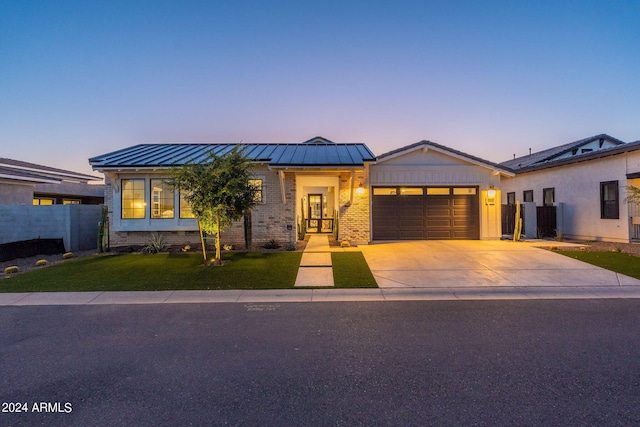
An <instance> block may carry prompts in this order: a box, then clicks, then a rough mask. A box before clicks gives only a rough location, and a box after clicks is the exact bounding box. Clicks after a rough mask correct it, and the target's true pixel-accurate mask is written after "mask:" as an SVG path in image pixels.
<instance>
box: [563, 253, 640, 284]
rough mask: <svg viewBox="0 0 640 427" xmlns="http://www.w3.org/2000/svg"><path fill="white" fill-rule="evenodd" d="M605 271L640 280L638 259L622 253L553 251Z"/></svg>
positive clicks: (639, 262) (639, 261) (639, 259)
mask: <svg viewBox="0 0 640 427" xmlns="http://www.w3.org/2000/svg"><path fill="white" fill-rule="evenodd" d="M554 252H557V253H559V254H562V255H565V256H568V257H570V258H574V259H577V260H580V261H583V262H586V263H589V264H592V265H596V266H598V267H602V268H606V269H607V270H611V271H615V272H616V273H621V274H624V275H626V276H630V277H635V278H636V279H640V258H639V257H636V256H633V255H629V254H625V253H622V252H589V251H584V252H583V251H560V250H559V251H554Z"/></svg>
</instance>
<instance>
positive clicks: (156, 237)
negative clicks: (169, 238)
mask: <svg viewBox="0 0 640 427" xmlns="http://www.w3.org/2000/svg"><path fill="white" fill-rule="evenodd" d="M166 249H167V245H166V243H165V241H164V238H163V237H162V236H161V235H160V233H153V234H152V235H151V240H149V243H148V244H147V246H145V247H144V248H143V249H142V252H144V253H145V254H157V253H160V252H164V251H165V250H166Z"/></svg>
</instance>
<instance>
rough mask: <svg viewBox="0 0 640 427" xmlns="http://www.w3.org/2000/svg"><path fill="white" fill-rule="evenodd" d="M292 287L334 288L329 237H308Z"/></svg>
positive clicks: (320, 235)
mask: <svg viewBox="0 0 640 427" xmlns="http://www.w3.org/2000/svg"><path fill="white" fill-rule="evenodd" d="M294 286H295V287H318V286H327V287H330V286H334V283H333V268H332V266H331V247H330V246H329V236H327V235H322V234H318V235H313V236H310V237H309V241H308V242H307V246H306V247H305V249H304V252H303V253H302V259H301V260H300V268H299V269H298V276H297V277H296V283H295V285H294Z"/></svg>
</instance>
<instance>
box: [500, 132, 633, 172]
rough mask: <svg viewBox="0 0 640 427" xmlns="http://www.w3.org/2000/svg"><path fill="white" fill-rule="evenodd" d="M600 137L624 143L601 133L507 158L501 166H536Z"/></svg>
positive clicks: (518, 167) (521, 167)
mask: <svg viewBox="0 0 640 427" xmlns="http://www.w3.org/2000/svg"><path fill="white" fill-rule="evenodd" d="M598 139H606V140H609V141H611V142H613V143H615V144H617V145H618V146H620V145H623V144H624V141H621V140H619V139H616V138H614V137H612V136H609V135H607V134H604V133H603V134H600V135H595V136H590V137H588V138H584V139H580V140H578V141H573V142H569V143H568V144H563V145H558V146H557V147H552V148H548V149H546V150H542V151H538V152H536V153H532V154H529V155H525V156H521V157H517V158H515V159H512V160H507V161H505V162H502V163H500V166H503V167H507V168H510V169H513V170H516V171H517V170H519V169H525V168H529V167H536V166H538V165H541V164H543V163H546V162H553V161H555V159H557V158H558V157H559V156H562V155H563V154H565V153H568V152H570V151H572V150H574V149H577V148H580V147H582V146H583V145H586V144H588V143H590V142H593V141H596V140H598ZM598 151H603V150H598ZM585 154H586V153H585ZM581 155H584V154H581Z"/></svg>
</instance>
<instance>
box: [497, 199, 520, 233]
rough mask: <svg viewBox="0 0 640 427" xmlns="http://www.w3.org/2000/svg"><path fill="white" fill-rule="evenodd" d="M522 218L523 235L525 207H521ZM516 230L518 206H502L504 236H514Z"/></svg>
mask: <svg viewBox="0 0 640 427" xmlns="http://www.w3.org/2000/svg"><path fill="white" fill-rule="evenodd" d="M520 218H522V234H525V229H524V205H520ZM515 228H516V205H502V234H513V230H514V229H515Z"/></svg>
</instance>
